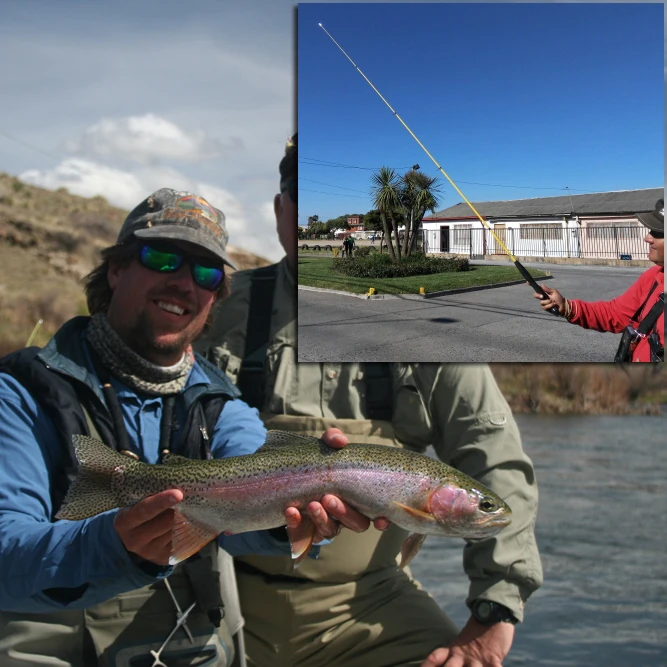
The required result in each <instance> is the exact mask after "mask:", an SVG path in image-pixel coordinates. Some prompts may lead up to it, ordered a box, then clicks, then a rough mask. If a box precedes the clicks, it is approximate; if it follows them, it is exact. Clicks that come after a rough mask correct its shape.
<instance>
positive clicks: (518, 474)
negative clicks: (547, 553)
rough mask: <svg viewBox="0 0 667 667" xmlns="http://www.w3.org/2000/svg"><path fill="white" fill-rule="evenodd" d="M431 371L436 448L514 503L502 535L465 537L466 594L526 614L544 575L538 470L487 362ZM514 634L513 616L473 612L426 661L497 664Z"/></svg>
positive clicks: (471, 599) (428, 663) (519, 616)
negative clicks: (486, 618) (495, 618)
mask: <svg viewBox="0 0 667 667" xmlns="http://www.w3.org/2000/svg"><path fill="white" fill-rule="evenodd" d="M436 369H437V370H436ZM430 372H432V373H433V374H434V378H433V382H434V384H433V393H432V395H431V401H430V406H429V407H430V412H431V414H432V416H433V418H434V421H435V424H436V437H435V442H434V448H435V450H436V452H437V454H438V456H439V457H440V458H441V459H442V460H443V461H445V462H447V463H448V464H450V465H452V466H454V467H455V468H457V469H459V470H461V471H462V472H464V473H466V474H467V475H470V476H471V477H473V478H475V479H477V480H479V481H480V482H482V483H483V484H485V485H486V486H488V487H489V488H491V489H492V490H493V491H495V492H496V493H497V494H498V495H499V496H500V497H501V498H503V499H504V500H505V501H506V502H507V503H508V505H509V506H510V508H511V509H512V523H511V524H510V525H509V526H508V527H506V528H504V529H503V530H502V531H501V532H500V533H499V534H498V535H496V536H495V537H493V538H490V539H487V540H482V541H468V542H467V543H466V545H465V548H464V555H463V564H464V569H465V572H466V574H467V575H468V578H469V579H470V586H469V590H468V597H467V600H466V602H467V603H468V605H471V604H472V603H473V602H474V601H475V600H479V599H485V600H489V601H492V602H497V603H499V604H501V605H504V606H505V607H507V608H508V609H509V610H510V611H511V612H512V614H513V616H514V617H515V618H516V619H517V620H518V621H521V620H523V608H524V603H525V601H526V600H527V599H528V597H529V596H530V595H531V593H533V592H534V591H535V590H536V589H537V588H538V587H539V586H540V585H541V583H542V567H541V563H540V557H539V553H538V550H537V545H536V542H535V535H534V523H535V517H536V513H537V486H536V482H535V471H534V469H533V466H532V463H531V461H530V459H529V458H528V456H527V455H526V454H525V453H524V452H523V449H522V447H521V439H520V436H519V432H518V428H517V425H516V422H515V421H514V418H513V416H512V413H511V411H510V408H509V406H508V405H507V402H506V401H505V399H504V397H503V396H502V394H501V392H500V390H499V389H498V386H497V384H496V382H495V380H494V378H493V375H492V374H491V371H490V369H489V368H488V366H486V365H456V364H443V365H439V366H432V367H431V370H430ZM513 636H514V626H513V625H512V624H511V623H504V622H503V623H497V624H495V625H491V626H486V625H482V624H480V623H478V622H477V621H476V620H475V619H474V618H472V617H471V618H470V620H469V621H468V623H467V624H466V626H465V627H464V628H463V630H462V631H461V633H460V634H459V636H458V637H457V639H456V640H455V641H454V642H452V644H450V646H448V647H443V648H441V649H438V650H437V651H436V652H434V653H433V654H431V656H430V657H429V658H428V659H427V660H426V661H425V662H424V663H423V666H424V667H430V666H431V665H440V664H447V663H446V660H448V659H453V660H454V659H461V658H462V657H465V659H470V660H472V659H478V658H480V662H479V663H478V664H482V665H496V664H500V661H501V660H502V658H504V656H505V655H506V654H507V652H508V651H509V649H510V647H511V644H512V640H513ZM494 660H498V662H494ZM461 664H464V663H463V662H462V663H461Z"/></svg>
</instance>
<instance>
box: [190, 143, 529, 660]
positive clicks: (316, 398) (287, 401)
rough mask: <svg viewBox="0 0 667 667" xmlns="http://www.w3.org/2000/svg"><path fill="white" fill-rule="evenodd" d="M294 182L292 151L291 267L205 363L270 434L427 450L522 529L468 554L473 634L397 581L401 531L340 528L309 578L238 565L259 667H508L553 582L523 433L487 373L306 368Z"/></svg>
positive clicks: (268, 273)
mask: <svg viewBox="0 0 667 667" xmlns="http://www.w3.org/2000/svg"><path fill="white" fill-rule="evenodd" d="M296 179H297V142H296V138H295V140H294V141H293V142H292V143H291V144H290V145H289V146H288V148H287V151H286V154H285V157H284V158H283V160H282V161H281V163H280V194H279V195H276V197H275V199H274V210H275V214H276V221H277V229H278V236H279V239H280V242H281V244H282V246H283V248H284V249H285V257H284V258H283V259H282V260H281V261H280V262H278V263H277V264H273V265H272V266H269V267H263V268H260V269H255V270H251V271H242V272H239V273H237V274H236V275H235V277H234V283H233V287H232V294H231V296H230V298H229V299H228V300H225V301H224V302H222V303H221V304H220V306H219V308H216V311H215V313H214V321H213V325H212V327H211V329H210V330H209V331H208V332H207V333H206V335H205V337H204V338H202V339H201V340H200V341H199V342H198V343H197V345H198V346H199V349H200V350H201V351H202V352H203V353H205V355H206V357H207V358H208V359H209V360H210V361H212V362H214V363H215V364H216V365H217V366H219V367H220V368H221V369H222V370H224V371H225V372H226V373H227V375H228V376H229V377H230V378H231V379H232V380H233V381H234V382H235V383H236V384H237V386H238V387H239V388H240V389H241V392H242V395H243V398H244V400H246V401H248V402H249V403H250V404H251V405H253V406H255V407H256V408H257V409H258V410H260V413H261V416H262V419H263V420H264V422H265V424H266V425H267V426H268V427H269V428H280V429H283V430H287V431H294V432H296V433H302V434H316V433H319V432H321V429H322V428H323V427H324V425H330V426H337V427H339V428H340V429H341V430H343V432H344V433H346V434H348V435H349V438H350V440H352V441H353V442H368V443H375V444H380V445H386V446H399V447H405V448H407V449H410V450H413V451H421V452H423V451H425V450H426V448H427V447H428V446H430V445H432V446H433V447H434V449H435V452H436V453H437V456H438V457H439V458H440V459H441V460H443V461H445V462H446V463H450V464H452V465H454V466H456V467H457V468H459V469H461V470H462V471H463V472H465V473H467V474H469V475H471V476H473V477H475V478H477V479H479V480H480V482H483V483H484V484H487V485H488V486H489V487H490V488H492V489H493V490H494V491H496V492H497V493H498V494H499V495H500V496H501V497H502V498H504V499H505V500H506V501H507V502H508V504H509V505H510V507H511V508H512V512H513V519H512V524H511V525H510V526H508V527H507V528H505V529H504V530H503V531H502V532H501V533H499V534H498V535H497V536H496V537H494V538H493V539H491V540H483V541H470V542H468V543H466V544H465V546H464V543H463V542H460V546H461V551H462V553H463V567H464V569H465V572H466V573H467V575H468V577H469V579H470V586H469V589H468V595H467V598H466V603H467V606H468V608H469V610H470V618H469V619H468V620H467V622H466V623H465V626H464V627H463V628H462V629H458V628H457V627H456V626H455V625H454V623H453V622H452V621H451V619H450V618H449V617H448V616H447V615H446V614H445V612H444V611H443V610H441V609H440V607H439V606H438V604H437V603H436V602H435V600H433V598H432V597H430V596H429V595H428V594H427V593H426V592H425V591H423V590H422V589H421V588H420V586H419V584H418V583H417V582H415V581H414V580H413V579H412V578H411V575H410V573H409V571H404V570H400V569H399V568H398V567H397V564H396V557H397V555H398V554H399V552H400V549H401V543H402V542H403V540H404V539H405V538H406V535H407V533H406V532H405V531H403V530H401V529H400V528H397V527H396V526H393V527H392V528H390V529H388V530H387V531H385V532H379V531H375V530H370V531H367V532H366V533H364V534H363V535H358V534H355V533H353V532H352V531H350V530H343V531H342V532H341V534H340V535H339V536H338V537H336V539H335V540H334V541H333V542H332V543H331V544H329V545H327V546H325V547H322V549H321V551H320V560H319V561H318V562H315V561H313V563H310V562H308V563H304V564H303V565H302V566H300V567H299V568H298V569H296V570H295V569H294V568H293V566H292V563H291V562H290V560H289V558H284V557H268V556H267V557H261V556H248V557H242V558H239V559H237V560H236V568H237V576H238V581H239V595H240V599H241V608H242V611H243V615H244V618H245V623H246V624H245V637H246V646H247V653H248V664H249V665H250V666H251V667H272V666H278V665H281V666H285V667H287V666H289V667H386V666H387V665H395V666H399V665H400V667H407V666H415V667H417V666H419V665H424V667H436V666H438V667H439V666H440V665H443V664H447V665H451V666H452V667H463V666H464V665H465V666H467V667H470V666H473V665H474V666H479V667H481V666H484V667H489V666H493V667H497V666H498V665H500V664H501V663H502V661H503V659H504V658H505V656H506V655H507V653H508V652H509V650H510V647H511V645H512V641H513V638H514V632H515V623H516V622H518V621H522V620H523V614H524V603H525V602H526V600H527V599H528V598H529V596H530V595H531V593H532V592H533V591H534V590H535V589H537V588H538V587H539V586H540V584H541V581H542V569H541V565H540V557H539V554H538V551H537V546H536V543H535V534H534V523H535V516H536V513H537V484H536V481H535V471H534V469H533V465H532V463H531V461H530V459H529V458H528V456H527V455H526V454H525V452H524V451H523V449H522V447H521V438H520V435H519V431H518V428H517V425H516V422H515V421H514V418H513V416H512V413H511V411H510V408H509V406H508V405H507V402H506V401H505V399H504V398H503V396H502V394H501V392H500V390H499V389H498V386H497V384H496V382H495V380H494V378H493V375H492V374H491V371H490V369H489V368H488V366H485V365H476V364H459V365H457V364H409V363H396V364H372V363H369V364H364V363H342V364H341V363H334V362H332V363H321V364H320V363H297V362H296V359H297V354H296V346H297V328H296V314H297V313H296V274H297V244H296V243H295V242H294V236H295V233H296V228H297V199H296V190H295V189H292V188H291V185H290V184H292V183H295V182H296ZM418 557H419V556H418ZM315 566H317V567H315Z"/></svg>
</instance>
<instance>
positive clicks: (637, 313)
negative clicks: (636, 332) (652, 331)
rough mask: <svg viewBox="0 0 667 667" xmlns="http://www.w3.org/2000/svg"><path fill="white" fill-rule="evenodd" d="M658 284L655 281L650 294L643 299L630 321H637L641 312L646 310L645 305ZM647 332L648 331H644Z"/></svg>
mask: <svg viewBox="0 0 667 667" xmlns="http://www.w3.org/2000/svg"><path fill="white" fill-rule="evenodd" d="M657 286H658V283H657V281H656V282H654V283H653V286H652V287H651V289H650V290H649V292H648V294H647V295H646V298H645V299H644V300H643V301H642V305H641V306H639V308H637V312H636V313H635V314H634V315H633V316H632V317H631V318H630V322H637V321H638V318H639V314H640V313H641V312H642V310H644V306H645V305H646V303H647V302H648V300H649V299H650V298H651V294H653V290H654V289H655V288H656V287H657ZM644 333H646V332H644Z"/></svg>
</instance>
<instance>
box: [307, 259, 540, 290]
mask: <svg viewBox="0 0 667 667" xmlns="http://www.w3.org/2000/svg"><path fill="white" fill-rule="evenodd" d="M332 261H333V260H332V259H331V258H319V257H318V258H311V257H299V285H307V286H309V287H325V288H328V289H337V290H343V291H345V292H354V293H355V294H365V293H366V292H368V288H369V287H374V288H375V293H376V294H419V288H420V287H424V289H425V290H426V292H427V293H428V292H439V291H441V290H449V289H460V288H462V287H479V286H480V285H493V284H495V283H505V282H510V281H512V280H520V279H521V274H520V273H519V272H518V271H517V269H516V267H515V266H514V265H511V266H482V265H471V267H470V271H457V272H452V273H433V274H431V275H428V276H411V277H409V278H353V277H351V276H346V275H344V274H342V273H336V272H335V271H333V270H332V268H331V263H332ZM528 271H530V274H531V275H532V276H533V277H535V278H539V277H543V276H546V275H547V274H546V273H544V271H540V270H539V269H528Z"/></svg>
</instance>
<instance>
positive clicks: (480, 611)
mask: <svg viewBox="0 0 667 667" xmlns="http://www.w3.org/2000/svg"><path fill="white" fill-rule="evenodd" d="M475 611H476V612H477V618H478V620H479V621H488V620H490V619H491V615H492V612H493V607H492V606H491V603H490V602H487V601H486V600H480V601H479V602H478V603H477V605H476V607H475Z"/></svg>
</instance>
